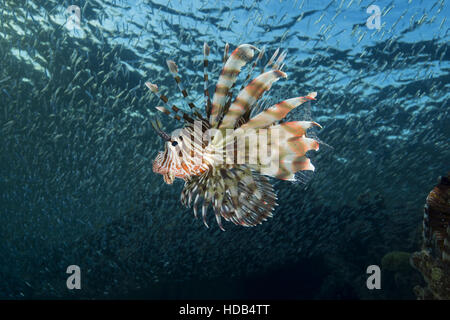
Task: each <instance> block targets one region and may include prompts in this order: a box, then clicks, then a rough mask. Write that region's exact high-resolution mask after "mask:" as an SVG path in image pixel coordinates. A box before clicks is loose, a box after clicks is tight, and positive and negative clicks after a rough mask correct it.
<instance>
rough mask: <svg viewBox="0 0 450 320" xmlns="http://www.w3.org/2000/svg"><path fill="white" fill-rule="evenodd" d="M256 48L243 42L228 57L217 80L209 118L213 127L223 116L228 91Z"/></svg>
mask: <svg viewBox="0 0 450 320" xmlns="http://www.w3.org/2000/svg"><path fill="white" fill-rule="evenodd" d="M255 49H256V48H255V47H254V46H252V45H249V44H241V45H240V46H239V47H237V48H236V49H235V50H234V51H233V53H232V54H231V56H230V57H229V58H228V59H227V61H226V63H225V65H224V67H223V69H222V72H221V74H220V77H219V80H218V81H217V85H216V90H215V92H214V97H213V101H212V109H211V116H210V118H209V122H210V124H211V127H213V128H214V127H216V126H217V124H218V122H219V120H220V118H221V116H222V112H223V108H224V105H225V102H226V99H227V95H228V91H229V90H230V88H231V87H232V86H233V84H234V83H235V82H236V78H237V76H238V74H239V72H240V71H241V69H242V67H243V66H244V65H245V64H246V63H247V62H249V61H250V60H251V59H252V58H253V55H254V50H255Z"/></svg>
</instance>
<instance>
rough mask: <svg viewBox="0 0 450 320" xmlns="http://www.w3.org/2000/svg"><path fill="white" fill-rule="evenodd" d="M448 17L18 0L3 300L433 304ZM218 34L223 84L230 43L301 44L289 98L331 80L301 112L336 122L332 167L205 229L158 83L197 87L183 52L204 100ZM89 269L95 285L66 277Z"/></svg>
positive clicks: (12, 44)
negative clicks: (166, 168)
mask: <svg viewBox="0 0 450 320" xmlns="http://www.w3.org/2000/svg"><path fill="white" fill-rule="evenodd" d="M372 4H374V5H377V6H379V8H380V9H381V17H380V28H379V29H376V28H375V29H370V28H369V27H368V26H367V25H366V21H367V19H368V18H369V17H370V13H367V12H366V9H367V8H368V7H369V6H370V5H372ZM71 5H75V6H77V7H78V8H79V9H80V13H81V18H80V21H79V22H80V24H79V26H78V25H77V24H76V23H75V25H72V26H70V25H69V22H71V23H73V20H71V19H72V18H73V15H72V14H71V12H70V10H69V11H68V10H67V8H69V6H71ZM72 8H73V7H72ZM449 13H450V9H449V5H448V3H447V2H446V1H445V0H439V1H435V0H432V1H425V0H424V1H419V0H409V1H406V0H405V1H400V0H397V1H390V0H389V1H384V0H376V1H365V0H326V1H312V0H298V1H280V0H273V1H272V0H268V1H253V0H251V1H247V0H242V1H241V0H234V1H186V0H172V1H156V0H155V1H149V0H145V1H144V0H142V1H139V0H136V1H132V0H129V1H113V0H111V1H99V0H86V1H75V0H74V1H48V0H45V1H43V0H42V1H39V0H34V1H32V0H14V1H13V0H0V19H1V21H0V298H3V299H23V298H32V299H42V298H62V299H67V298H74V299H79V298H88V299H92V298H95V299H109V298H134V299H226V298H229V299H230V298H234V299H241V298H271V299H415V296H414V293H413V290H412V288H413V287H414V286H415V285H417V284H421V283H423V279H422V277H421V275H420V274H419V273H418V272H417V271H415V270H413V269H412V268H411V267H410V266H409V263H408V259H409V253H411V252H413V251H415V250H418V249H419V248H420V243H421V224H422V217H423V206H424V203H425V199H426V196H427V194H428V192H429V191H430V190H431V189H432V188H433V186H434V185H435V184H436V181H437V178H438V176H440V175H445V174H446V172H447V171H448V170H449V169H450V148H449V141H450V112H449V105H450V104H449V98H450V95H449V80H450V76H449V68H450V63H449V60H450V51H449V50H448V49H449V45H448V43H449V38H450V37H449V22H448V20H449V19H448V16H449ZM71 17H72V18H71ZM204 42H207V43H208V44H209V46H210V47H211V55H210V68H209V77H210V92H211V94H212V92H213V90H214V85H215V81H217V78H218V75H219V72H220V69H221V67H222V55H223V50H224V46H225V43H229V44H230V47H231V50H233V49H234V48H235V47H236V46H237V45H239V44H241V43H250V44H253V45H255V46H257V47H258V48H261V47H262V46H266V54H265V57H264V59H263V61H262V63H261V66H263V65H264V64H265V63H266V62H267V60H268V59H269V58H270V56H271V55H272V53H273V52H274V51H275V50H276V49H277V48H281V49H286V50H287V51H288V55H287V58H286V66H285V68H284V69H283V71H285V72H286V73H287V74H288V78H287V79H283V80H280V81H279V82H277V83H276V84H275V85H274V86H273V87H272V89H271V91H270V94H271V95H273V96H275V97H284V98H290V97H295V96H299V95H306V94H308V93H309V92H311V91H317V92H318V97H317V101H315V102H314V103H312V104H311V105H310V106H307V107H305V108H303V109H302V110H299V112H303V113H302V116H303V117H304V118H310V119H313V120H314V121H317V122H318V123H320V124H321V125H322V126H323V129H322V130H320V131H317V132H316V133H315V134H317V136H318V138H319V139H320V141H323V142H324V143H323V144H321V149H320V150H319V151H318V152H316V153H315V154H313V155H312V158H313V160H312V162H313V163H314V165H315V167H316V172H315V173H314V175H313V177H312V179H310V181H308V182H307V183H306V184H305V183H291V182H283V181H276V182H275V181H274V183H275V188H276V191H277V194H278V198H279V201H278V202H279V206H278V207H277V208H276V211H275V215H274V217H273V218H272V219H269V220H268V221H267V222H264V223H263V224H262V225H259V226H257V227H254V228H243V227H238V226H234V225H232V224H231V223H225V224H224V227H225V228H226V232H222V231H221V230H220V229H219V228H218V226H217V225H215V224H212V223H211V224H210V225H211V227H210V228H209V229H207V228H205V227H204V225H203V224H202V223H201V221H198V220H195V219H194V217H193V214H192V211H191V209H186V208H184V207H183V206H182V205H181V203H180V201H179V197H180V192H181V189H182V185H183V184H182V182H181V181H177V182H176V183H174V185H172V186H170V185H166V184H164V182H163V179H162V176H161V175H157V174H154V173H153V172H152V160H153V159H154V158H155V156H156V153H157V152H158V151H159V150H162V148H163V143H162V142H161V140H160V139H159V138H158V137H157V135H156V134H155V132H154V131H153V129H152V128H151V125H150V122H149V120H150V119H151V117H152V116H154V114H155V109H154V106H156V105H157V103H158V101H157V99H156V98H155V97H153V96H152V95H151V93H150V92H149V90H148V89H147V88H146V87H145V85H144V83H145V82H146V81H152V82H155V83H157V84H158V85H159V86H160V88H161V90H162V91H163V92H164V93H165V94H166V95H167V96H169V97H174V98H175V97H176V98H178V99H179V98H180V97H181V95H180V94H179V92H178V91H177V88H176V84H175V82H174V81H173V79H171V76H170V73H169V72H168V70H167V68H166V63H165V60H166V59H173V60H175V61H176V62H177V64H178V66H179V69H180V74H181V77H182V81H183V83H184V86H185V87H186V88H187V89H188V91H189V93H190V95H191V97H193V98H194V100H195V101H199V103H198V104H200V105H201V104H202V99H203V52H202V47H203V43H204ZM244 73H245V72H244ZM275 100H276V99H275ZM175 101H176V100H175ZM299 109H300V108H299ZM296 118H298V114H297V116H296ZM164 125H165V126H166V128H167V129H168V131H171V130H169V129H175V128H176V127H177V126H178V124H176V123H175V122H174V121H164ZM209 218H210V219H211V221H212V219H213V218H212V215H210V217H209ZM73 264H75V265H78V266H80V268H81V275H82V280H81V283H82V289H81V290H68V289H67V287H66V279H67V277H68V274H66V269H67V267H68V266H69V265H73ZM369 265H379V266H380V267H381V270H382V278H381V279H382V280H381V283H382V284H381V289H380V290H368V289H367V287H366V279H367V277H368V275H367V273H366V269H367V267H368V266H369Z"/></svg>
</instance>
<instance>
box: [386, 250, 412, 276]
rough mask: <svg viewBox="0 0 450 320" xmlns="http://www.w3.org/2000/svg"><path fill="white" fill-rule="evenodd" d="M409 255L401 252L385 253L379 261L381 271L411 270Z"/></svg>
mask: <svg viewBox="0 0 450 320" xmlns="http://www.w3.org/2000/svg"><path fill="white" fill-rule="evenodd" d="M410 256H411V254H410V253H408V252H403V251H392V252H389V253H387V254H386V255H385V256H384V257H383V259H382V260H381V266H382V268H383V270H389V271H396V272H405V271H409V270H410V269H411V266H410V264H409V258H410Z"/></svg>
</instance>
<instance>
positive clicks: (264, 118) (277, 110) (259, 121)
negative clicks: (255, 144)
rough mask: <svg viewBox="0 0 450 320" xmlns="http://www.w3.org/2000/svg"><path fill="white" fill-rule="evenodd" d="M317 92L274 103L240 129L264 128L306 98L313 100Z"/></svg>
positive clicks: (282, 116)
mask: <svg viewBox="0 0 450 320" xmlns="http://www.w3.org/2000/svg"><path fill="white" fill-rule="evenodd" d="M316 96H317V92H311V93H310V94H308V95H307V96H306V97H298V98H292V99H288V100H284V101H282V102H280V103H277V104H276V105H274V106H272V107H270V108H268V109H267V110H264V111H263V112H261V113H259V114H257V115H256V116H254V117H253V118H251V119H250V120H249V121H248V122H247V123H245V124H244V125H242V126H241V128H242V129H250V128H252V129H259V128H266V127H268V126H270V125H272V124H273V123H275V122H276V121H280V120H282V119H284V117H286V115H287V114H288V113H289V111H291V110H292V109H294V108H296V107H298V106H299V105H301V104H303V103H304V102H306V101H308V100H315V98H316Z"/></svg>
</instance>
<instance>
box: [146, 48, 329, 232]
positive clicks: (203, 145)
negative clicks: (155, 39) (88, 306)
mask: <svg viewBox="0 0 450 320" xmlns="http://www.w3.org/2000/svg"><path fill="white" fill-rule="evenodd" d="M264 51H265V49H264V48H262V49H258V48H256V47H255V46H253V45H250V44H241V45H239V46H238V47H237V48H236V49H235V50H234V51H233V52H232V53H231V55H229V54H228V52H229V45H228V44H226V46H225V53H224V56H223V67H222V71H221V73H220V76H219V79H218V82H217V85H216V88H215V92H214V96H213V99H212V101H211V99H210V95H209V91H208V56H209V53H210V48H209V46H208V45H207V44H206V43H205V44H204V46H203V57H204V60H203V72H204V112H202V111H201V109H198V108H197V107H196V106H195V104H194V103H193V102H191V101H190V99H189V96H188V93H187V91H186V90H185V89H184V88H183V86H182V84H181V78H180V75H179V73H178V67H177V65H176V64H175V62H174V61H172V60H167V61H166V62H167V65H168V67H169V71H170V73H171V74H172V76H173V77H174V78H175V81H176V83H177V85H178V89H179V90H180V91H181V93H182V95H183V98H184V99H186V102H187V105H188V106H189V108H190V111H191V112H189V113H187V112H185V111H183V110H182V109H180V108H179V107H177V106H175V105H172V104H170V103H169V100H168V98H167V97H166V96H165V95H163V94H160V93H159V89H158V86H157V85H156V84H153V83H150V82H146V86H147V87H148V88H149V89H150V90H151V91H152V92H153V93H154V94H155V95H156V96H157V97H158V98H159V99H160V100H161V101H162V102H163V103H164V106H157V107H156V109H157V110H159V111H160V112H162V113H164V114H166V115H168V116H169V117H171V118H173V119H176V120H178V121H180V122H183V123H184V127H183V128H181V129H179V130H176V132H174V133H172V134H171V135H169V134H167V133H166V132H164V131H163V129H162V125H161V122H160V120H159V118H158V117H156V119H154V120H152V121H151V124H152V126H153V128H154V129H155V130H156V132H157V133H158V135H159V136H160V137H161V138H163V140H164V141H165V148H164V151H162V152H159V153H158V155H157V157H156V159H155V160H154V162H153V171H154V172H155V173H159V174H162V175H163V177H164V181H165V183H167V184H172V183H173V181H174V179H175V178H180V179H183V180H184V188H183V190H182V193H181V202H182V204H183V205H184V206H186V207H191V206H193V211H194V215H195V217H196V218H197V215H198V214H197V211H198V209H197V208H198V206H199V204H200V203H201V212H202V217H203V222H204V224H205V225H206V227H208V223H207V220H206V216H207V211H208V208H209V206H212V208H213V210H214V213H215V217H216V220H217V223H218V225H219V227H220V229H221V230H224V228H223V225H222V218H224V219H225V220H226V221H231V222H233V223H234V224H236V225H241V226H247V227H249V226H255V225H257V224H261V223H262V221H266V220H267V218H269V217H272V216H273V213H272V211H273V210H274V208H275V206H276V205H277V196H276V194H275V192H274V189H273V186H272V185H271V183H270V181H269V177H274V178H278V179H281V180H295V177H294V175H295V173H296V172H298V171H300V170H311V171H314V166H313V165H312V164H311V161H310V159H309V158H308V157H307V156H306V152H307V151H309V150H318V149H319V143H318V142H317V141H316V140H314V139H312V138H310V137H307V136H306V131H307V129H308V128H311V127H313V126H317V127H319V128H320V127H321V126H320V125H319V124H317V123H316V122H312V121H293V122H284V121H283V119H284V118H285V116H286V115H287V113H288V112H290V111H291V110H293V109H294V108H296V107H297V106H299V105H301V104H302V103H304V102H306V101H309V100H315V97H316V95H317V93H316V92H312V93H309V94H308V95H307V96H303V97H296V98H292V99H288V100H284V101H282V102H280V103H277V104H275V105H273V106H271V107H270V108H265V107H264V102H262V100H263V99H260V98H261V96H263V94H264V93H265V92H266V91H268V90H269V89H270V88H271V86H272V84H273V83H274V82H275V81H277V80H278V79H280V78H286V77H287V76H286V73H284V72H283V71H282V68H283V66H284V63H283V61H284V59H285V57H286V51H284V52H282V53H281V54H280V55H279V49H277V50H276V52H275V53H274V54H273V56H272V57H271V58H270V59H269V61H268V63H267V64H266V65H265V67H264V68H262V70H261V73H260V74H259V75H258V76H257V77H255V78H254V79H253V80H252V81H250V82H249V80H250V78H251V75H252V72H253V71H254V69H255V67H256V65H257V64H258V61H260V60H261V58H262V56H263V54H264ZM255 52H258V55H257V58H256V59H255V61H254V63H253V65H252V67H251V68H249V72H248V74H247V77H246V79H245V80H244V84H243V85H242V87H241V88H240V90H239V91H238V92H239V93H238V94H237V96H236V98H235V99H234V100H233V94H232V91H233V88H234V87H235V85H236V79H237V77H238V75H239V73H240V71H241V69H242V68H243V67H244V66H245V65H246V64H247V63H249V62H250V61H251V60H253V58H254V55H255ZM266 70H268V71H266ZM247 82H249V83H248V84H247V85H246V86H245V83H247ZM205 136H207V137H205ZM255 137H256V138H255ZM251 138H254V139H253V140H252V139H251ZM238 140H239V141H238ZM242 141H243V142H242ZM267 149H270V150H267ZM261 150H264V152H259V151H261ZM251 153H252V154H253V155H255V154H256V156H253V157H251ZM224 159H225V160H226V161H224Z"/></svg>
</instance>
